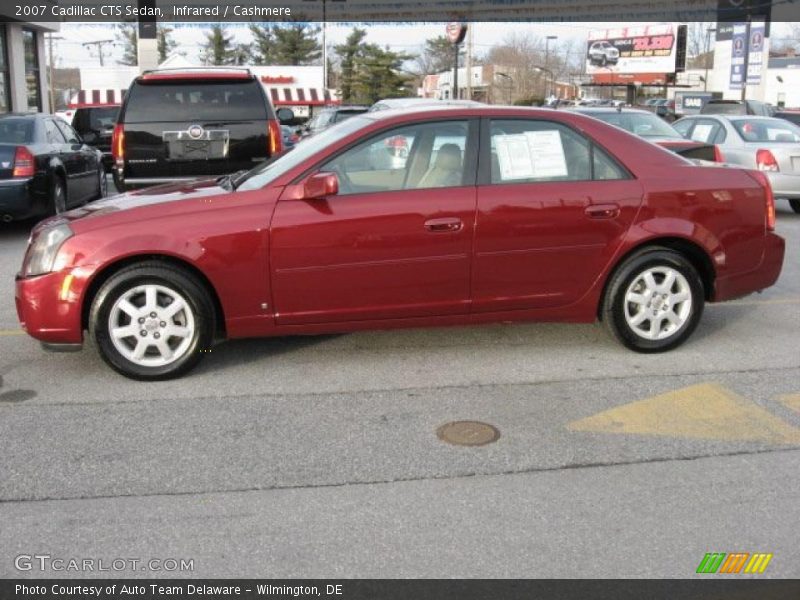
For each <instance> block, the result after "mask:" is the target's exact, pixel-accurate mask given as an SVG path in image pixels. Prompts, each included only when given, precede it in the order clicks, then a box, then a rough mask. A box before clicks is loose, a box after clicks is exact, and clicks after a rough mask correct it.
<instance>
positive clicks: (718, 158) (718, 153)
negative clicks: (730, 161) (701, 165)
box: [714, 145, 725, 163]
mask: <svg viewBox="0 0 800 600" xmlns="http://www.w3.org/2000/svg"><path fill="white" fill-rule="evenodd" d="M714 162H718V163H721V162H725V155H723V154H722V150H720V148H719V146H717V145H714Z"/></svg>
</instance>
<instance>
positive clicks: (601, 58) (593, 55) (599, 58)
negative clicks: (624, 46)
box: [589, 41, 619, 67]
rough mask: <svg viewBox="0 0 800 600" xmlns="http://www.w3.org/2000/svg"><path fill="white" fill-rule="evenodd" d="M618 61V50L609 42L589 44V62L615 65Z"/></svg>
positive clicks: (602, 65)
mask: <svg viewBox="0 0 800 600" xmlns="http://www.w3.org/2000/svg"><path fill="white" fill-rule="evenodd" d="M618 61H619V50H618V49H617V48H616V47H615V46H614V45H613V44H611V43H610V42H606V41H602V42H594V43H593V44H592V45H591V46H589V62H591V63H592V64H593V65H600V66H601V67H604V66H605V65H609V64H610V65H615V64H617V62H618Z"/></svg>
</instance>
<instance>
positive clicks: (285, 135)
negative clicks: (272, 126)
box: [281, 125, 300, 150]
mask: <svg viewBox="0 0 800 600" xmlns="http://www.w3.org/2000/svg"><path fill="white" fill-rule="evenodd" d="M281 137H282V139H283V147H284V149H287V150H288V149H289V148H294V145H295V144H296V143H297V142H299V141H300V136H299V135H298V134H297V132H296V131H295V130H294V129H293V128H292V127H289V126H288V125H281Z"/></svg>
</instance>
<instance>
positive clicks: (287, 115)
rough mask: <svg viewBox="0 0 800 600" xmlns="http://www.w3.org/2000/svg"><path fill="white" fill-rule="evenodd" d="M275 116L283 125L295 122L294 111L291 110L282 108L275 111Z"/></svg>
mask: <svg viewBox="0 0 800 600" xmlns="http://www.w3.org/2000/svg"><path fill="white" fill-rule="evenodd" d="M275 115H276V116H277V117H278V121H280V122H281V123H288V122H289V121H294V111H293V110H292V109H291V108H286V107H281V108H279V109H278V110H277V111H275Z"/></svg>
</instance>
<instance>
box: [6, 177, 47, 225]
mask: <svg viewBox="0 0 800 600" xmlns="http://www.w3.org/2000/svg"><path fill="white" fill-rule="evenodd" d="M32 181H33V180H32V179H6V180H0V219H2V220H4V221H9V220H12V219H27V218H28V217H33V216H36V215H38V214H41V213H42V211H43V207H42V205H41V203H37V202H35V201H34V199H33V197H32V194H31V186H32Z"/></svg>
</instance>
